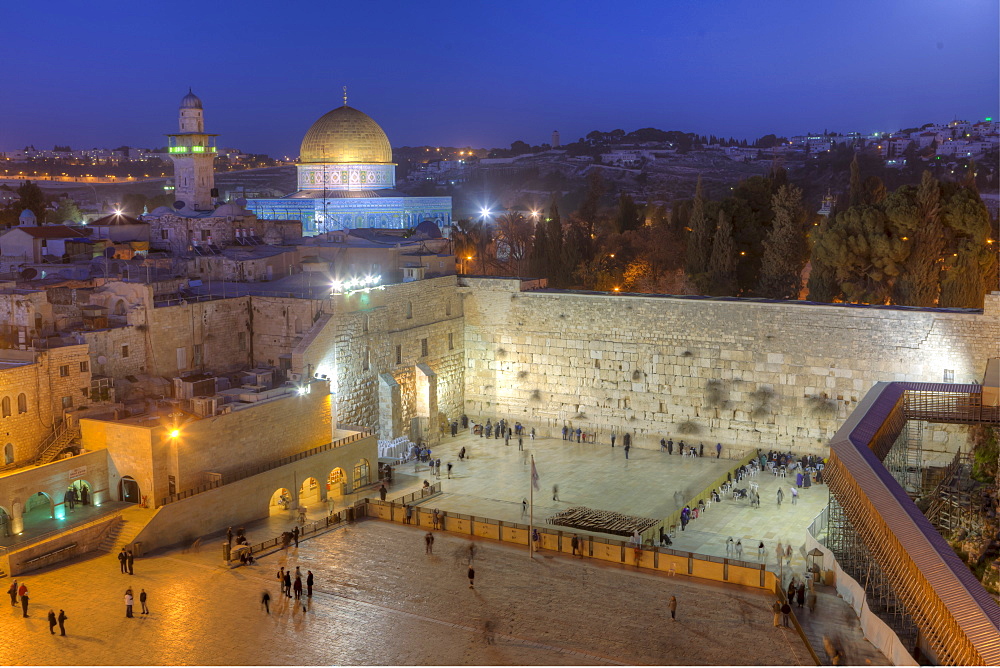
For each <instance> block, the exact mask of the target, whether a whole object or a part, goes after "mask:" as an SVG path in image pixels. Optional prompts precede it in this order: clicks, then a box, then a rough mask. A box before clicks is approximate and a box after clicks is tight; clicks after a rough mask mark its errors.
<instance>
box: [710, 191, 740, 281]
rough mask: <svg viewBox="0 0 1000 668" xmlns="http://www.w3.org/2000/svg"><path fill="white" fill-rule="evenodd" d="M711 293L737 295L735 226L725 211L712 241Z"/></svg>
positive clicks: (721, 212)
mask: <svg viewBox="0 0 1000 668" xmlns="http://www.w3.org/2000/svg"><path fill="white" fill-rule="evenodd" d="M708 284H709V293H710V294H712V295H717V296H735V294H736V244H735V243H734V242H733V224H732V222H731V221H730V220H729V216H727V215H726V212H725V211H722V210H720V211H719V224H718V225H717V226H716V228H715V238H714V239H713V241H712V256H711V259H710V260H709V262H708Z"/></svg>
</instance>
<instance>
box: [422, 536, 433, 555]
mask: <svg viewBox="0 0 1000 668" xmlns="http://www.w3.org/2000/svg"><path fill="white" fill-rule="evenodd" d="M424 554H434V534H433V533H431V532H430V531H428V532H427V533H426V534H424Z"/></svg>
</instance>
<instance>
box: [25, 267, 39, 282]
mask: <svg viewBox="0 0 1000 668" xmlns="http://www.w3.org/2000/svg"><path fill="white" fill-rule="evenodd" d="M35 276H38V270H37V269H35V268H33V267H28V268H27V269H22V270H21V278H23V279H24V280H26V281H30V280H31V279H33V278H34V277H35Z"/></svg>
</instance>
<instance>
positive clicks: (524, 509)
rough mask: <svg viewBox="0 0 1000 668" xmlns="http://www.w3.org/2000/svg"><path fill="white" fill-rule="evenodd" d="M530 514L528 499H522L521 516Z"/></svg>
mask: <svg viewBox="0 0 1000 668" xmlns="http://www.w3.org/2000/svg"><path fill="white" fill-rule="evenodd" d="M527 514H528V500H527V499H525V498H522V499H521V517H524V516H525V515H527Z"/></svg>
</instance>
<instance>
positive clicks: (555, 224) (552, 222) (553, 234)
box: [545, 198, 572, 287]
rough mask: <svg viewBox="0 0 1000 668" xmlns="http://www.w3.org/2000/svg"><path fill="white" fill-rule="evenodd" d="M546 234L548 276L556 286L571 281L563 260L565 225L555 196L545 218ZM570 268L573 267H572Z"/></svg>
mask: <svg viewBox="0 0 1000 668" xmlns="http://www.w3.org/2000/svg"><path fill="white" fill-rule="evenodd" d="M545 236H546V239H547V241H548V252H547V255H546V262H547V263H548V274H547V275H548V276H549V279H550V281H552V285H553V286H554V287H557V286H562V285H566V284H568V283H569V276H568V275H567V274H568V273H569V272H568V271H567V267H566V266H565V264H564V261H563V227H562V220H561V219H560V218H559V206H558V205H557V204H556V201H555V198H553V199H552V205H551V206H550V207H549V215H548V216H547V217H546V218H545ZM569 269H572V268H571V267H570V268H569Z"/></svg>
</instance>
